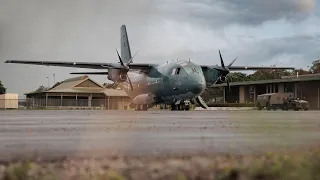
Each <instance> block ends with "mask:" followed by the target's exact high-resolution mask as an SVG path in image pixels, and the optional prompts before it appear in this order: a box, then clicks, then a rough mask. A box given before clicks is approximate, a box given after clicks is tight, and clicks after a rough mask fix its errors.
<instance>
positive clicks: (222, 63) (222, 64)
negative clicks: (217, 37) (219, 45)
mask: <svg viewBox="0 0 320 180" xmlns="http://www.w3.org/2000/svg"><path fill="white" fill-rule="evenodd" d="M219 55H220V61H221V66H222V67H223V68H225V66H224V62H223V59H222V56H221V52H220V50H219Z"/></svg>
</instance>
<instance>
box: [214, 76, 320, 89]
mask: <svg viewBox="0 0 320 180" xmlns="http://www.w3.org/2000/svg"><path fill="white" fill-rule="evenodd" d="M316 80H320V75H314V76H298V78H297V77H295V78H294V77H292V78H283V79H270V80H262V81H243V82H231V83H229V84H230V86H241V85H255V84H271V83H285V82H300V81H316ZM224 86H227V83H222V84H215V85H213V86H212V87H224Z"/></svg>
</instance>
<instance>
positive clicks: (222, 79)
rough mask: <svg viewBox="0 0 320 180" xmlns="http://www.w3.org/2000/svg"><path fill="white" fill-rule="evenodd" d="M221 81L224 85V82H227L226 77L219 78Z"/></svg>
mask: <svg viewBox="0 0 320 180" xmlns="http://www.w3.org/2000/svg"><path fill="white" fill-rule="evenodd" d="M219 81H220V82H222V83H224V82H227V77H226V76H221V77H219Z"/></svg>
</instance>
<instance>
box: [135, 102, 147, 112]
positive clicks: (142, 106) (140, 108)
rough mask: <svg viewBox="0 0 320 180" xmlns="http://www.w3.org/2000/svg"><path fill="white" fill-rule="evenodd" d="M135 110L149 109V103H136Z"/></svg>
mask: <svg viewBox="0 0 320 180" xmlns="http://www.w3.org/2000/svg"><path fill="white" fill-rule="evenodd" d="M135 110H136V111H147V110H148V105H147V104H143V105H136V108H135Z"/></svg>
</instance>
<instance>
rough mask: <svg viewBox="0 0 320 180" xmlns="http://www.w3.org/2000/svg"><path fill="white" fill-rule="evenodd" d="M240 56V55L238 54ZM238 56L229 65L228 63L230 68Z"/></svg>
mask: <svg viewBox="0 0 320 180" xmlns="http://www.w3.org/2000/svg"><path fill="white" fill-rule="evenodd" d="M238 57H239V56H238ZM238 57H236V58H235V59H234V60H233V61H232V62H231V63H230V64H229V65H228V69H229V68H230V67H231V66H232V64H233V63H234V62H235V61H236V60H237V59H238Z"/></svg>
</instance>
